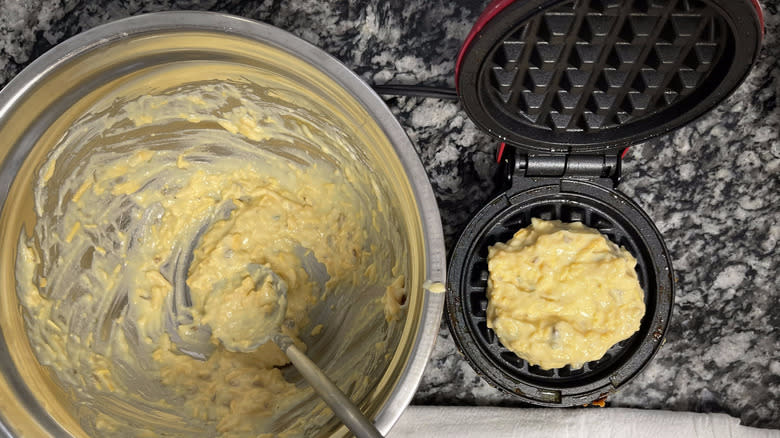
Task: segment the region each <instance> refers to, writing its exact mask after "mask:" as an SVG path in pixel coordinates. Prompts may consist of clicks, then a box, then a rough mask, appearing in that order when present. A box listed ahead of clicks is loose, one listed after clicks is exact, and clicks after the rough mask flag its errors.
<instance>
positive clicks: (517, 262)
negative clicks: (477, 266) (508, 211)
mask: <svg viewBox="0 0 780 438" xmlns="http://www.w3.org/2000/svg"><path fill="white" fill-rule="evenodd" d="M635 266H636V259H635V258H634V257H633V256H632V255H631V254H630V253H629V252H628V251H627V250H626V249H625V248H623V247H618V246H617V245H615V244H614V243H612V242H610V241H609V239H607V238H606V237H605V236H603V235H602V234H600V233H599V232H598V231H597V230H595V229H592V228H588V227H586V226H584V225H583V224H581V223H579V222H575V223H562V222H561V221H544V220H541V219H536V218H534V219H532V223H531V226H529V227H527V228H523V229H521V230H519V231H518V232H517V233H515V235H514V237H512V239H511V240H509V241H508V242H506V243H501V242H499V243H497V244H495V245H493V246H491V247H490V248H489V254H488V270H489V277H488V289H487V295H488V308H487V317H488V319H487V325H488V327H490V328H492V329H493V330H494V331H495V333H496V335H497V336H498V338H499V340H500V341H501V344H503V345H504V346H505V347H507V348H508V349H510V350H512V351H513V352H514V353H515V354H517V355H518V356H519V357H521V358H523V359H525V360H526V361H528V363H530V364H531V365H538V366H539V367H541V368H543V369H550V368H561V367H564V366H566V365H571V366H572V367H573V368H580V367H581V366H582V365H583V364H584V363H586V362H590V361H593V360H598V359H600V358H601V357H602V356H604V354H605V353H606V352H607V350H608V349H609V348H610V347H612V346H613V345H614V344H616V343H617V342H620V341H622V340H624V339H627V338H629V337H630V336H631V335H632V334H633V333H634V332H636V331H637V330H638V329H639V326H640V323H641V320H642V316H643V315H644V313H645V304H644V293H643V292H642V288H641V286H640V285H639V280H638V278H637V274H636V271H635V269H634V268H635Z"/></svg>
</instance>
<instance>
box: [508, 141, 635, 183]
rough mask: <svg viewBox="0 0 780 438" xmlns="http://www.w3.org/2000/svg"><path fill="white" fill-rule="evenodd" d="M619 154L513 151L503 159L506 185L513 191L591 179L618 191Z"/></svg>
mask: <svg viewBox="0 0 780 438" xmlns="http://www.w3.org/2000/svg"><path fill="white" fill-rule="evenodd" d="M620 155H621V154H620V153H617V152H616V153H614V154H603V155H588V154H568V155H551V154H536V153H523V152H520V151H517V150H513V151H512V153H508V154H504V155H503V156H502V162H503V164H504V166H505V172H506V176H505V178H506V182H508V183H509V184H510V185H511V187H512V188H514V189H521V188H528V187H531V186H536V185H541V184H544V185H548V184H551V183H555V182H556V181H560V180H561V179H564V178H575V179H588V180H593V181H595V182H599V183H601V184H603V185H605V186H608V187H610V188H615V187H616V186H617V185H618V183H619V182H620V176H621V175H620V173H621V172H620V171H621V156H620Z"/></svg>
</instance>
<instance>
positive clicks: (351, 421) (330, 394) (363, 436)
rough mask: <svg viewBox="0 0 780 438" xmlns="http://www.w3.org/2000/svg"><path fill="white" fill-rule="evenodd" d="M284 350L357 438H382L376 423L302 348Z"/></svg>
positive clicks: (289, 346) (292, 346)
mask: <svg viewBox="0 0 780 438" xmlns="http://www.w3.org/2000/svg"><path fill="white" fill-rule="evenodd" d="M285 347H286V348H284V350H285V351H284V352H285V353H286V354H287V357H288V358H289V359H290V362H292V364H293V365H295V368H297V369H298V371H299V372H300V373H301V375H303V378H304V379H306V381H307V382H309V384H310V385H311V386H312V388H314V390H315V391H316V392H317V394H319V395H320V397H322V399H323V400H325V403H327V404H328V406H330V408H331V409H332V410H333V412H334V413H335V414H336V415H337V416H338V417H339V418H341V421H343V422H344V425H346V426H347V428H349V430H350V431H352V433H354V434H355V436H356V437H357V438H381V437H382V434H381V433H379V431H378V430H377V429H376V427H374V425H373V424H372V423H371V422H370V421H369V420H368V418H366V417H365V415H363V413H362V412H360V410H359V409H358V408H357V406H355V405H354V404H352V401H350V399H349V398H347V396H345V395H344V393H343V392H341V390H340V389H339V388H338V387H337V386H336V385H335V384H334V383H333V382H331V381H330V379H329V378H328V376H326V375H325V373H323V372H322V370H320V368H319V367H318V366H317V365H315V364H314V362H312V361H311V359H309V358H308V357H307V356H306V355H305V354H303V352H301V350H299V349H298V348H296V347H295V345H292V344H290V345H288V346H285Z"/></svg>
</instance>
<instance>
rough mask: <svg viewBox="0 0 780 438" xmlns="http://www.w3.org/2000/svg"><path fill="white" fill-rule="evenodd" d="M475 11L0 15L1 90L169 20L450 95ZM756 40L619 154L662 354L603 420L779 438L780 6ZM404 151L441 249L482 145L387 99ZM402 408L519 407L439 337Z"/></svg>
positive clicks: (42, 11)
mask: <svg viewBox="0 0 780 438" xmlns="http://www.w3.org/2000/svg"><path fill="white" fill-rule="evenodd" d="M486 3H487V2H486V1H484V0H483V1H469V0H432V1H422V0H411V1H403V2H402V1H388V2H371V1H365V0H352V1H350V2H335V1H334V2H326V1H322V0H293V1H289V2H279V1H237V0H236V1H223V2H217V1H194V0H191V1H185V0H181V1H175V0H162V1H160V0H157V1H139V0H132V1H124V2H120V1H115V0H110V1H97V2H92V1H72V0H56V1H40V0H39V1H32V0H31V1H14V0H5V1H3V2H0V85H3V84H5V83H6V82H8V81H9V80H10V79H11V78H12V77H13V76H14V75H15V74H16V73H17V72H19V71H20V70H21V69H22V68H23V67H24V66H25V65H27V64H28V63H30V62H31V61H32V60H34V59H35V58H36V57H37V56H38V55H40V54H42V53H43V52H44V51H46V50H47V49H49V48H51V47H52V46H53V45H54V44H56V43H58V42H60V41H63V40H64V39H66V38H68V37H70V36H72V35H74V34H76V33H78V32H80V31H83V30H86V29H89V28H91V27H94V26H96V25H99V24H102V23H105V22H107V21H110V20H114V19H118V18H122V17H126V16H128V15H135V14H140V13H143V12H152V11H160V10H171V9H197V10H213V11H222V12H228V13H232V14H236V15H240V16H244V17H248V18H252V19H256V20H260V21H264V22H268V23H271V24H274V25H276V26H278V27H280V28H282V29H285V30H288V31H290V32H292V33H293V34H295V35H298V36H300V37H301V38H303V39H305V40H307V41H309V42H311V43H313V44H315V45H316V46H318V47H320V48H322V49H324V50H325V51H327V52H329V53H331V54H332V55H333V56H335V57H336V58H338V59H340V60H341V61H343V62H344V63H345V64H346V65H347V66H349V67H350V68H352V69H353V70H355V71H356V72H357V73H358V74H360V75H361V76H362V77H363V78H364V79H365V80H366V81H368V82H370V83H378V84H381V83H387V82H392V83H398V84H418V83H423V84H429V85H447V86H452V85H453V72H454V61H455V58H456V56H457V53H458V50H459V49H460V45H461V44H462V41H463V40H464V38H465V36H466V34H467V33H468V31H469V29H470V28H471V25H472V24H473V23H474V21H475V20H476V17H477V16H478V15H479V13H480V12H481V11H482V9H483V8H484V6H485V4H486ZM761 3H762V5H763V7H764V14H765V16H766V37H765V40H764V46H763V48H762V51H761V55H760V57H759V60H758V63H757V65H756V66H755V68H754V69H753V71H752V73H751V74H750V75H749V77H748V78H747V80H746V82H745V83H744V84H743V85H742V86H741V87H740V88H739V89H738V90H737V92H736V93H734V95H732V96H731V97H730V98H728V99H727V100H726V101H725V102H723V103H722V104H721V105H719V106H718V107H717V108H716V109H715V110H714V111H712V112H711V113H709V114H708V115H706V116H704V117H702V118H700V119H699V120H697V121H696V122H694V123H692V124H690V125H688V126H686V127H684V128H682V129H680V130H678V131H676V132H674V133H672V134H669V135H666V136H663V137H661V138H658V139H654V140H652V141H649V142H647V143H646V144H643V145H641V146H639V145H638V146H635V147H632V148H631V149H630V150H629V153H628V155H627V156H626V158H625V161H624V168H623V177H624V182H623V183H622V184H621V185H620V186H619V189H620V190H621V191H623V192H624V193H625V194H627V195H628V196H630V197H632V198H633V199H635V200H636V202H637V203H638V204H639V205H640V206H641V207H642V208H643V209H644V210H645V211H646V212H647V213H648V214H649V215H650V217H651V218H652V219H653V220H654V221H655V223H656V225H657V227H658V228H659V230H660V231H661V234H662V235H663V237H664V239H665V241H666V244H667V245H668V247H669V251H670V253H671V255H672V258H673V264H674V268H675V270H676V281H677V296H676V301H675V305H674V311H673V312H674V313H673V319H672V322H671V325H670V327H669V331H668V333H667V340H666V344H665V345H664V346H663V347H662V348H661V350H660V352H659V353H658V355H657V356H656V358H655V360H654V361H653V362H652V363H651V364H650V365H649V367H648V368H647V369H646V370H645V371H644V373H642V374H641V375H640V376H639V377H637V378H636V379H635V380H633V381H632V382H631V383H630V384H628V385H627V386H626V387H625V388H624V389H622V390H621V391H620V392H619V393H617V394H616V395H614V396H611V397H610V398H609V400H608V401H607V405H608V406H623V407H639V408H656V409H667V410H686V411H701V412H713V411H714V412H726V413H729V414H731V415H733V416H736V417H740V418H741V420H742V423H743V424H745V425H750V426H759V427H772V428H780V415H779V414H778V413H779V412H780V335H779V333H780V294H779V293H778V279H777V277H778V272H777V270H778V269H777V266H778V265H779V264H780V250H779V248H778V238H779V237H780V184H778V182H780V140H778V130H779V129H780V107H779V106H778V103H780V102H779V100H780V97H779V96H778V91H780V64H779V62H780V61H779V58H780V41H778V33H780V13H778V8H779V7H780V1H778V0H763V1H761ZM386 101H387V104H388V105H389V106H390V108H391V109H392V111H393V112H394V113H395V114H396V115H397V117H398V119H399V121H400V122H401V124H402V126H403V127H404V128H405V129H406V131H407V133H408V134H409V137H410V138H411V139H412V141H413V142H414V144H415V146H416V147H417V149H418V152H419V154H420V158H421V160H422V162H423V164H424V165H425V168H426V170H427V171H428V174H429V176H430V179H431V183H432V185H433V188H434V190H435V193H436V195H437V197H438V202H439V207H440V209H441V215H442V220H443V223H444V230H445V234H446V243H447V248H448V250H449V249H451V248H452V246H453V244H454V242H455V240H456V239H457V237H458V233H459V232H460V230H461V229H462V228H463V227H464V226H465V224H466V223H467V222H468V220H469V219H470V217H471V216H472V215H473V214H474V213H475V212H476V211H477V210H478V209H479V208H480V207H481V206H483V205H484V204H485V203H486V202H487V201H488V200H489V199H490V198H491V197H492V196H493V195H494V186H493V176H494V174H495V172H496V169H497V167H496V164H495V150H496V146H497V141H496V140H493V139H491V138H490V137H489V136H487V135H486V134H484V133H482V132H480V131H479V130H478V129H477V128H476V127H475V126H474V125H473V124H472V123H471V121H470V120H469V119H468V117H467V116H466V114H465V112H464V111H463V110H462V108H461V106H460V105H459V103H457V102H455V101H445V100H437V99H423V98H405V97H392V98H387V99H386ZM414 403H416V404H446V405H501V406H515V405H520V403H519V402H518V401H517V400H516V399H514V398H513V397H511V396H507V395H503V394H502V393H500V392H499V391H498V390H496V389H493V388H492V387H490V386H489V385H488V384H487V383H486V382H485V381H483V380H482V379H481V378H480V377H478V376H477V375H476V374H475V373H474V371H473V370H472V369H471V368H470V367H469V365H468V364H467V363H466V362H465V360H464V359H463V357H462V356H461V355H460V353H458V351H457V349H456V348H455V345H454V343H453V341H452V338H451V335H450V333H449V331H448V329H447V327H446V324H442V327H441V330H440V336H439V338H438V340H437V343H436V347H435V350H434V352H433V356H432V357H431V359H430V362H429V363H428V367H427V369H426V371H425V374H424V376H423V379H422V382H421V385H420V387H419V390H418V391H417V394H416V395H415V398H414Z"/></svg>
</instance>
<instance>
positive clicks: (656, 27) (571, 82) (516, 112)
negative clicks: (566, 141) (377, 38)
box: [483, 0, 727, 132]
mask: <svg viewBox="0 0 780 438" xmlns="http://www.w3.org/2000/svg"><path fill="white" fill-rule="evenodd" d="M726 36H727V29H726V24H725V22H724V21H723V19H722V18H721V17H720V15H718V14H716V13H715V11H714V10H713V9H712V7H710V6H709V4H708V3H707V2H706V1H703V0H633V1H632V0H626V1H621V0H580V1H576V2H573V1H572V2H567V3H564V4H563V5H561V6H558V7H555V8H553V9H551V10H548V11H546V12H544V13H542V14H539V15H537V16H536V17H534V18H532V19H531V20H530V21H527V22H524V23H523V24H522V25H521V26H519V27H518V28H516V29H515V30H514V31H513V32H512V33H511V35H510V36H509V37H508V38H507V39H505V40H504V41H503V43H502V44H499V45H497V46H496V49H494V51H493V52H492V53H491V54H489V55H488V60H489V61H488V62H489V63H490V64H489V66H490V68H489V72H490V73H489V74H487V75H485V76H484V77H483V80H484V81H486V84H483V85H484V86H486V89H487V90H488V91H489V92H488V93H487V95H488V98H489V99H491V100H492V101H493V104H494V105H495V106H497V107H499V108H501V109H502V111H503V112H505V113H506V114H507V115H508V116H509V117H511V118H512V119H514V120H516V121H517V122H519V123H522V124H525V125H530V126H533V127H535V128H542V129H546V130H550V131H555V132H598V131H600V130H604V129H609V128H613V127H616V126H621V125H626V124H629V123H631V122H633V121H636V120H639V119H641V118H643V117H644V116H647V115H651V114H653V113H656V112H658V111H663V110H664V109H665V108H666V107H668V106H669V105H671V104H673V103H675V102H678V101H680V100H681V99H683V98H684V97H685V96H687V95H688V94H690V93H691V92H693V91H694V90H695V89H696V88H697V87H698V86H700V85H701V84H702V83H703V82H704V80H705V79H706V78H707V76H708V74H709V73H710V71H711V70H712V69H713V67H714V66H715V65H716V64H717V62H718V60H719V58H720V56H721V51H722V49H719V47H720V48H722V47H723V46H724V45H725V44H724V40H725V38H726Z"/></svg>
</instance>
